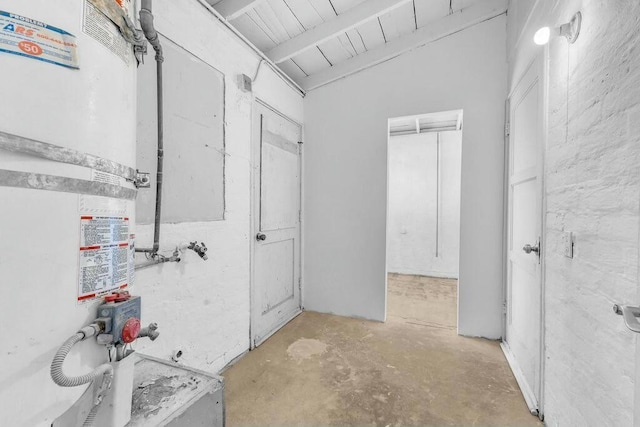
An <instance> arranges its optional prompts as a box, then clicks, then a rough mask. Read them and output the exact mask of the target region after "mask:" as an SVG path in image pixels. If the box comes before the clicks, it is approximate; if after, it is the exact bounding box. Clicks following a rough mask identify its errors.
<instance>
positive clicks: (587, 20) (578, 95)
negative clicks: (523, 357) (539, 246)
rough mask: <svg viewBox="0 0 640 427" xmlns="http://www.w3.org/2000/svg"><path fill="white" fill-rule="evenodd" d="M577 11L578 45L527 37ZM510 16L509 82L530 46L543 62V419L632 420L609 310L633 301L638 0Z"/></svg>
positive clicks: (618, 332) (625, 351)
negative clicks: (541, 43) (569, 235)
mask: <svg viewBox="0 0 640 427" xmlns="http://www.w3.org/2000/svg"><path fill="white" fill-rule="evenodd" d="M514 3H515V4H514ZM527 3H531V2H525V1H515V2H512V4H511V6H510V10H511V9H514V8H515V9H518V8H519V9H523V10H524V11H529V10H530V9H531V5H527ZM578 10H580V11H581V12H582V15H583V23H582V30H581V32H580V37H579V39H578V40H577V42H576V43H575V44H572V45H569V44H568V43H567V41H566V40H565V39H563V38H557V39H554V40H552V41H551V43H550V44H549V46H548V50H547V51H546V52H545V50H544V48H541V47H536V46H535V45H534V44H533V42H532V37H533V34H534V32H535V30H536V29H538V28H539V27H541V26H543V25H558V24H561V23H563V22H567V21H568V20H569V19H570V18H571V16H572V15H573V14H574V13H575V12H576V11H578ZM509 17H510V19H509V24H508V25H509V34H510V36H509V52H510V65H509V68H510V73H509V75H510V77H509V80H510V87H512V88H513V87H514V86H515V84H516V83H517V81H518V77H519V76H520V75H521V74H522V72H523V70H525V69H526V67H527V65H528V64H529V63H530V62H531V60H532V59H533V57H534V55H536V54H543V55H545V54H546V55H548V59H549V63H548V69H549V106H548V114H547V119H548V124H549V125H548V127H549V129H548V135H547V142H546V148H545V157H546V159H545V187H546V189H545V196H546V212H545V220H546V229H545V232H544V237H543V242H544V250H543V254H544V263H545V269H546V274H545V299H544V302H545V306H546V307H545V352H546V354H545V357H544V361H545V381H544V402H545V403H544V413H545V422H546V423H547V425H550V426H566V425H611V426H614V425H616V426H622V425H625V426H626V425H632V423H633V419H632V418H633V397H634V384H633V383H634V376H635V372H634V371H635V369H634V355H635V346H634V343H635V340H636V337H635V336H634V334H633V333H631V332H630V331H628V330H626V328H625V327H624V325H623V322H622V319H621V318H620V317H619V316H616V315H614V314H613V311H612V310H611V307H612V305H613V303H614V302H623V303H626V304H630V303H633V304H636V303H637V302H638V301H637V300H636V288H637V275H638V271H637V260H638V189H639V188H638V187H639V183H640V166H639V165H640V163H639V160H640V159H639V154H640V96H639V90H638V88H639V87H640V55H638V52H637V49H638V45H639V44H640V30H639V29H640V20H639V19H640V3H638V2H637V1H635V0H622V1H616V2H605V1H596V0H582V1H581V0H571V1H540V2H538V3H537V5H536V7H534V8H533V12H532V14H531V15H528V14H527V13H514V14H513V15H512V14H511V13H509ZM527 19H528V21H527ZM527 22H528V24H527ZM564 231H571V232H573V233H574V234H575V247H574V249H575V257H574V258H573V259H568V258H565V257H564V256H563V245H562V243H561V237H562V232H564ZM637 422H638V420H636V423H637Z"/></svg>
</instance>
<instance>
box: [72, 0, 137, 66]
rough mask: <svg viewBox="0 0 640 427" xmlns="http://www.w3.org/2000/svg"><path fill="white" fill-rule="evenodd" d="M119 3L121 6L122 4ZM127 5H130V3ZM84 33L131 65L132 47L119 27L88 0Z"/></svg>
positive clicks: (85, 6) (85, 8)
mask: <svg viewBox="0 0 640 427" xmlns="http://www.w3.org/2000/svg"><path fill="white" fill-rule="evenodd" d="M118 3H119V4H120V2H118ZM126 4H127V5H128V2H126ZM121 6H123V5H121ZM123 8H124V6H123ZM82 31H83V32H84V33H86V34H88V35H89V36H91V37H93V38H94V39H96V40H97V41H99V42H100V43H101V44H102V45H103V46H104V47H106V48H107V49H109V50H110V51H111V52H113V53H114V54H116V55H117V56H118V57H119V58H120V59H122V60H123V61H124V62H125V64H127V65H130V64H131V60H132V56H133V52H132V50H131V45H130V44H129V43H128V42H127V41H126V40H125V39H124V37H123V36H122V34H120V29H118V26H117V25H116V24H114V23H113V22H111V20H110V19H109V18H107V17H106V16H105V15H104V14H103V13H102V12H101V11H100V9H98V8H97V7H95V6H94V5H93V4H91V3H90V2H89V1H88V0H86V1H85V2H84V22H83V24H82Z"/></svg>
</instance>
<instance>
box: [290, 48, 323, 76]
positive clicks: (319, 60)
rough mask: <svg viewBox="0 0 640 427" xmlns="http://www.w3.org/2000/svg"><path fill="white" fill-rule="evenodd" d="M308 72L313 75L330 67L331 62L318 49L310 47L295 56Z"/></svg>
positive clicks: (296, 60) (297, 62)
mask: <svg viewBox="0 0 640 427" xmlns="http://www.w3.org/2000/svg"><path fill="white" fill-rule="evenodd" d="M293 60H294V61H295V62H296V64H298V65H299V66H300V67H301V68H302V69H303V70H304V71H305V72H306V73H307V74H309V75H312V74H315V73H317V72H318V71H321V70H324V69H325V68H328V67H329V63H328V62H327V60H326V59H325V57H324V56H323V55H322V53H320V51H319V50H318V49H309V50H307V51H306V52H302V53H301V54H300V55H298V56H296V57H295V58H293Z"/></svg>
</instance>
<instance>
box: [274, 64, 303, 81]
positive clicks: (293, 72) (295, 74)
mask: <svg viewBox="0 0 640 427" xmlns="http://www.w3.org/2000/svg"><path fill="white" fill-rule="evenodd" d="M278 67H280V69H281V70H282V71H284V72H285V73H287V75H288V76H289V77H291V78H292V79H293V80H297V79H301V78H303V77H306V76H307V74H306V73H305V72H304V71H303V70H302V69H301V68H300V67H299V66H297V65H296V64H295V63H294V62H293V61H292V60H290V59H289V60H288V61H284V62H282V63H280V64H278Z"/></svg>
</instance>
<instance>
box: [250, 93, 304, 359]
mask: <svg viewBox="0 0 640 427" xmlns="http://www.w3.org/2000/svg"><path fill="white" fill-rule="evenodd" d="M254 123H255V131H254V141H255V142H256V143H257V144H256V146H255V150H254V153H255V157H254V164H255V165H256V166H257V169H258V170H257V173H256V177H257V179H256V180H255V185H254V200H255V202H254V216H253V217H254V230H255V235H254V240H253V241H254V263H253V266H254V268H253V287H252V316H251V317H252V321H251V344H252V347H255V346H258V345H260V344H261V343H262V342H263V341H264V340H266V339H267V338H268V337H269V336H271V334H273V333H274V332H276V331H277V330H278V329H280V328H281V327H282V326H284V325H285V324H286V323H287V322H288V321H289V320H291V319H292V318H293V317H295V316H296V315H297V314H299V313H300V309H301V304H300V286H301V280H300V217H301V210H300V209H301V206H300V190H301V186H300V184H301V179H300V175H301V162H300V144H299V143H298V142H299V141H300V138H301V128H300V125H298V124H296V123H294V122H292V121H290V120H289V119H287V118H285V117H284V116H282V115H280V114H278V113H276V112H275V111H273V110H271V109H269V108H267V107H265V106H263V105H261V104H256V107H255V114H254Z"/></svg>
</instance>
